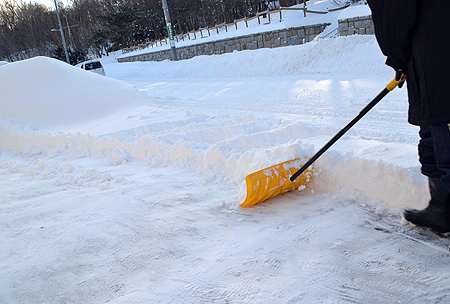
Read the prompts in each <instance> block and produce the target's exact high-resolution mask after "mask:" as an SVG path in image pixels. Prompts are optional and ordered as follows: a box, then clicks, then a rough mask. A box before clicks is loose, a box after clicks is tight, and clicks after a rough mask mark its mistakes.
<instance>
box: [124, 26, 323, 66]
mask: <svg viewBox="0 0 450 304" xmlns="http://www.w3.org/2000/svg"><path fill="white" fill-rule="evenodd" d="M328 25H330V24H329V23H323V24H316V25H310V26H302V27H295V28H288V29H281V30H277V31H271V32H263V33H256V34H252V35H247V36H241V37H233V38H229V39H224V40H217V41H211V42H205V43H200V44H195V45H190V46H185V47H180V48H177V54H178V58H179V59H189V58H192V57H195V56H199V55H217V54H224V53H231V52H233V51H242V50H256V49H260V48H277V47H282V46H288V45H299V44H303V43H306V42H310V41H312V40H313V39H314V38H315V37H316V36H317V35H319V34H320V33H321V32H323V30H324V29H325V27H327V26H328ZM166 59H169V60H170V59H172V53H171V50H170V49H168V50H163V51H157V52H152V51H151V49H149V51H148V53H141V54H139V55H134V56H133V55H130V56H126V57H121V58H118V59H117V60H118V61H119V62H132V61H162V60H166Z"/></svg>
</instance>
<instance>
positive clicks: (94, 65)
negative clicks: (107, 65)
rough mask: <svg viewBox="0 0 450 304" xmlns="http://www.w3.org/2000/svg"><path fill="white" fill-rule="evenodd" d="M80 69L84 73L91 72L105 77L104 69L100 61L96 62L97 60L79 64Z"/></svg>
mask: <svg viewBox="0 0 450 304" xmlns="http://www.w3.org/2000/svg"><path fill="white" fill-rule="evenodd" d="M81 68H82V69H83V70H86V71H91V72H94V73H97V74H100V75H103V76H106V74H105V69H103V66H102V64H101V63H100V61H97V60H96V61H87V62H83V63H82V64H81Z"/></svg>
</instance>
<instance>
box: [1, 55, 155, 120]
mask: <svg viewBox="0 0 450 304" xmlns="http://www.w3.org/2000/svg"><path fill="white" fill-rule="evenodd" d="M145 102H146V99H145V97H144V96H143V95H142V94H141V93H139V92H138V91H137V90H136V89H135V88H133V86H131V85H129V84H127V83H124V82H121V81H118V80H115V79H111V78H108V77H103V76H99V75H97V74H95V73H91V72H87V71H83V70H81V69H77V68H75V67H72V66H70V65H68V64H66V63H64V62H61V61H58V60H56V59H52V58H48V57H35V58H32V59H28V60H23V61H19V62H14V63H10V64H7V65H5V66H3V67H2V68H1V69H0V108H1V110H0V119H14V120H16V121H17V122H19V123H24V124H33V125H35V126H38V127H49V126H56V125H62V124H64V125H67V124H75V123H76V124H78V123H82V122H86V121H88V120H93V119H98V118H104V117H106V116H108V115H110V114H112V113H114V112H116V111H119V110H121V109H123V108H127V107H136V106H138V105H144V104H145Z"/></svg>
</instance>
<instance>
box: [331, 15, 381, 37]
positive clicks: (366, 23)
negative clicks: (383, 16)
mask: <svg viewBox="0 0 450 304" xmlns="http://www.w3.org/2000/svg"><path fill="white" fill-rule="evenodd" d="M338 24H339V26H338V31H339V36H349V35H355V34H358V35H373V34H374V31H373V24H372V16H360V17H353V18H349V19H344V20H339V21H338Z"/></svg>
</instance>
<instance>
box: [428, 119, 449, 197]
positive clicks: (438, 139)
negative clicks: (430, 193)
mask: <svg viewBox="0 0 450 304" xmlns="http://www.w3.org/2000/svg"><path fill="white" fill-rule="evenodd" d="M429 128H430V131H431V136H432V137H433V143H434V155H435V159H436V165H437V167H438V168H439V171H440V172H441V179H442V182H443V183H444V185H445V187H446V188H447V191H449V192H450V126H449V125H448V124H436V125H430V126H429Z"/></svg>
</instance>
